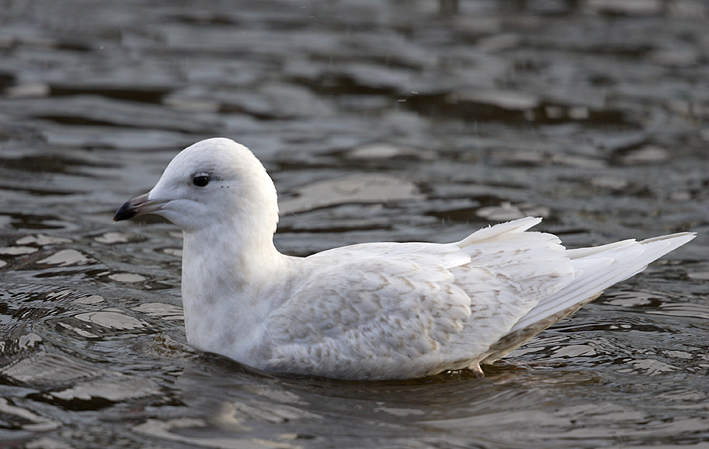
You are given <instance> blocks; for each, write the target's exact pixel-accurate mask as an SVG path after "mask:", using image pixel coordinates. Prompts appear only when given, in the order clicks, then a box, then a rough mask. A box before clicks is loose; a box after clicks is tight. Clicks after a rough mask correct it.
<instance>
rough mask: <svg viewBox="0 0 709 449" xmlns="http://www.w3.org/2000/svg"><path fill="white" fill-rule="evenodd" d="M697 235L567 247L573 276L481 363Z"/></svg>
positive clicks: (689, 234) (676, 235)
mask: <svg viewBox="0 0 709 449" xmlns="http://www.w3.org/2000/svg"><path fill="white" fill-rule="evenodd" d="M694 237H696V234H695V233H693V232H683V233H680V234H672V235H665V236H662V237H655V238H651V239H647V240H643V241H642V242H637V241H635V240H623V241H621V242H616V243H611V244H608V245H603V246H597V247H592V248H580V249H572V250H568V251H567V254H568V256H569V258H570V259H571V263H572V265H573V267H574V269H575V270H576V271H577V274H576V278H575V279H574V280H573V281H572V282H571V283H570V284H569V285H567V286H566V287H564V288H563V289H561V290H560V291H559V292H557V293H556V294H554V295H552V296H550V297H548V298H546V299H543V300H542V301H540V302H539V304H537V305H536V306H535V307H534V308H533V309H532V310H530V311H529V312H528V313H527V314H526V315H525V316H523V317H522V318H521V319H520V320H519V321H518V322H517V323H516V324H515V325H514V326H513V327H512V329H511V330H510V332H509V333H508V334H507V335H506V336H504V337H502V339H500V340H499V341H498V342H497V343H495V344H494V345H493V346H492V347H491V348H490V354H489V355H488V356H487V358H485V359H484V360H483V361H482V362H481V363H486V364H489V363H492V362H494V361H495V360H498V359H499V358H501V357H504V356H505V355H507V354H509V353H510V352H512V351H513V350H514V349H516V348H517V347H519V346H521V345H523V344H524V343H526V342H527V341H529V340H530V339H531V338H532V337H533V336H535V335H536V334H538V333H539V332H541V331H543V330H544V329H546V328H547V327H549V326H551V325H552V324H554V323H556V322H557V321H559V320H561V319H563V318H565V317H567V316H569V315H571V314H572V313H574V312H576V311H577V310H578V309H580V308H581V307H583V306H584V305H586V304H588V303H589V302H591V301H593V300H594V299H596V298H597V297H598V296H599V295H600V294H601V293H603V290H605V289H606V288H608V287H610V286H611V285H613V284H615V283H617V282H620V281H622V280H625V279H627V278H629V277H631V276H633V275H635V274H637V273H639V272H641V271H643V270H644V269H645V268H647V266H648V264H649V263H651V262H653V261H654V260H657V259H659V258H660V257H662V256H664V255H665V254H667V253H669V252H670V251H673V250H675V249H677V248H679V247H680V246H682V245H684V244H685V243H687V242H689V241H690V240H692V239H693V238H694Z"/></svg>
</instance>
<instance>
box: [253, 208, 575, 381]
mask: <svg viewBox="0 0 709 449" xmlns="http://www.w3.org/2000/svg"><path fill="white" fill-rule="evenodd" d="M521 221H524V220H521ZM513 223H514V222H513ZM533 224H534V223H530V220H527V221H524V222H523V223H517V224H516V225H510V224H509V223H506V224H503V225H498V226H493V227H490V228H486V229H483V230H481V231H478V233H476V234H478V237H479V238H476V239H471V238H470V237H469V238H468V239H466V240H464V241H463V242H459V243H456V244H444V245H441V244H426V243H400V244H396V243H377V244H363V245H355V246H350V247H344V248H337V249H334V250H330V251H325V252H323V253H319V254H316V255H314V256H311V257H309V258H307V259H305V261H304V262H305V263H304V265H303V267H302V268H303V270H302V271H301V273H304V274H303V276H304V277H305V278H304V279H300V280H299V281H298V284H297V285H298V286H297V287H293V289H292V292H291V295H290V298H289V299H288V300H287V301H286V302H285V303H284V304H283V305H282V306H281V307H280V308H278V309H277V310H276V311H275V312H274V313H273V314H272V315H271V316H270V317H269V319H268V321H267V323H266V327H267V329H268V333H269V335H270V337H271V344H272V358H271V360H270V361H269V362H268V363H267V365H268V368H269V369H273V370H277V371H290V372H298V371H301V372H307V373H312V374H321V375H325V376H335V377H341V378H359V379H363V378H372V379H375V378H397V377H398V378H403V377H417V376H424V375H427V374H433V373H437V372H440V371H442V370H445V369H460V368H466V367H469V366H477V362H478V361H479V358H480V357H483V356H484V355H486V354H487V351H488V350H489V348H490V346H491V345H493V344H494V343H495V342H496V341H497V340H499V339H500V338H501V337H502V336H504V335H505V334H507V333H509V331H510V329H511V328H512V326H514V324H515V323H516V322H517V321H518V320H519V319H520V318H521V317H523V316H524V315H525V314H527V313H528V312H529V311H530V310H531V309H532V308H533V307H534V306H535V305H536V304H537V303H539V302H540V301H541V300H542V299H544V298H546V297H549V296H550V295H553V294H555V293H556V292H558V291H559V290H560V289H561V288H563V287H564V286H565V285H567V284H568V283H569V282H571V281H572V279H573V277H574V270H573V267H572V266H571V264H570V261H569V259H568V257H566V255H565V250H564V248H563V247H562V246H561V245H560V244H559V241H558V238H556V237H555V236H552V235H550V234H542V233H530V232H524V231H525V230H526V229H527V228H528V227H530V226H532V225H533ZM471 237H472V236H471ZM305 273H309V274H305ZM293 285H295V284H293ZM316 317H317V318H316Z"/></svg>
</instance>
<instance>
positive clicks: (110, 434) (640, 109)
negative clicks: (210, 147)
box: [0, 0, 709, 448]
mask: <svg viewBox="0 0 709 449" xmlns="http://www.w3.org/2000/svg"><path fill="white" fill-rule="evenodd" d="M2 8H3V11H2V14H0V24H1V25H0V55H1V57H0V175H1V176H0V446H3V447H8V446H9V447H13V446H18V447H25V448H69V447H106V448H114V447H145V448H154V447H226V448H252V447H253V448H260V447H268V448H274V447H275V448H290V447H303V448H310V447H315V448H320V447H390V448H395V447H397V448H398V447H406V448H419V447H421V448H423V447H426V448H428V447H437V448H453V447H465V448H471V447H481V448H508V447H509V448H511V447H539V448H551V447H588V448H591V447H593V448H596V447H626V448H638V447H649V446H653V447H673V446H675V445H677V446H679V445H683V446H690V447H697V448H699V447H701V448H704V447H707V444H708V443H707V442H708V441H709V430H707V429H709V400H708V399H709V398H708V396H709V382H707V374H708V373H709V350H708V349H709V343H708V341H709V340H708V339H707V331H708V330H709V324H708V319H709V284H707V282H709V262H708V261H707V254H708V250H709V240H708V239H707V231H709V225H708V222H709V150H708V147H709V81H708V80H709V64H708V63H707V62H708V61H709V27H707V26H706V23H707V19H709V4H707V3H706V2H703V1H694V0H673V1H659V0H635V1H632V2H610V1H603V0H588V1H586V2H572V1H568V2H565V1H561V0H558V1H554V0H547V1H528V2H513V1H492V0H487V1H485V0H478V1H473V0H471V1H466V2H460V4H458V5H457V6H456V4H455V2H450V1H441V2H438V3H436V2H433V1H414V0H411V1H389V2H381V1H364V2H351V1H350V2H348V1H332V2H286V1H261V2H209V3H207V2H196V1H182V2H168V1H162V2H161V1H151V2H146V1H137V0H136V1H120V2H80V1H78V0H67V1H63V2H48V1H40V0H37V1H34V0H29V1H24V2H22V1H18V2H13V1H9V2H5V3H4V4H3V6H2ZM215 135H221V136H228V137H232V138H234V139H236V140H238V141H240V142H242V143H244V144H246V145H248V146H249V147H251V148H252V149H253V150H254V152H255V153H256V154H257V156H258V157H259V158H260V159H261V160H262V161H263V162H264V163H265V165H266V167H267V168H268V169H269V171H270V172H271V174H272V176H273V177H274V179H275V181H276V184H277V187H278V190H279V192H280V195H281V206H282V211H283V214H282V218H281V223H280V226H279V234H278V236H277V245H278V247H279V248H280V249H281V250H282V251H284V252H286V253H289V254H294V255H307V254H310V253H313V252H316V251H320V250H323V249H327V248H331V247H334V246H339V245H343V244H349V243H356V242H365V241H376V240H397V241H407V240H424V241H451V240H454V239H460V238H462V237H463V236H465V235H466V234H467V233H469V232H470V231H471V230H473V229H476V228H478V227H481V226H485V225H487V224H489V223H491V222H496V221H502V220H507V219H510V218H516V217H519V216H523V215H526V214H530V215H539V216H544V217H545V218H546V220H545V222H544V223H543V225H542V227H541V228H542V229H544V230H548V231H551V232H554V233H557V234H559V235H560V236H561V237H562V239H563V240H564V241H565V242H566V243H568V244H569V246H571V247H573V246H580V245H591V244H597V243H602V242H608V241H611V240H617V239H622V238H630V237H650V236H653V235H657V234H662V233H669V232H675V231H684V230H695V231H698V232H699V237H698V238H697V239H696V240H695V241H693V242H692V243H691V244H689V245H687V246H686V247H684V248H682V249H680V250H678V251H676V252H675V253H673V254H671V255H669V256H667V257H665V258H664V259H663V260H662V261H660V262H658V263H655V264H653V265H652V266H651V267H650V268H649V269H648V270H647V271H645V272H644V273H643V274H641V275H639V276H636V277H635V278H633V279H631V280H629V281H626V282H624V283H622V284H619V285H617V286H615V287H613V288H611V289H610V290H608V291H607V293H606V294H605V295H604V296H602V297H601V298H600V299H598V300H597V301H595V302H594V303H592V304H590V305H588V306H587V307H585V308H584V309H582V310H581V311H580V312H578V313H577V314H576V315H574V316H573V317H571V318H570V319H567V320H565V321H563V322H561V323H559V324H558V325H556V326H554V327H553V328H551V329H549V330H547V331H545V332H544V333H542V334H541V335H540V336H539V337H538V338H536V339H535V340H533V341H531V342H530V343H529V344H527V345H526V346H524V347H522V348H521V349H519V350H518V351H516V352H514V353H513V354H512V355H511V356H509V357H508V358H506V359H505V360H503V361H502V362H501V363H498V364H497V365H496V366H494V367H491V368H490V369H488V370H487V376H486V378H485V379H482V380H479V379H476V378H474V376H472V375H470V374H468V373H446V374H441V375H439V376H436V377H433V378H426V379H419V380H412V381H399V382H377V383H373V382H372V383H361V382H340V381H333V380H327V379H314V378H307V377H305V378H301V377H282V376H272V375H265V374H263V373H257V372H253V371H251V370H249V369H248V368H246V367H242V366H239V365H237V364H235V363H233V362H231V361H229V360H226V359H223V358H220V357H217V356H213V355H209V354H203V353H198V352H196V351H194V350H192V349H190V348H189V347H188V346H186V345H185V338H184V330H183V322H182V314H181V307H180V297H179V282H180V247H181V237H180V234H179V233H178V232H177V230H176V229H175V228H174V227H172V226H171V225H169V224H166V223H163V222H161V221H159V220H150V221H147V220H146V221H143V222H142V223H138V224H135V223H128V224H124V223H120V224H118V225H115V224H113V223H112V222H111V218H112V214H113V212H114V211H115V209H116V208H117V207H118V206H119V205H120V204H121V203H122V202H123V201H125V200H127V199H129V198H131V197H133V196H135V195H137V194H140V193H143V192H145V191H147V190H148V189H149V188H150V187H152V185H153V184H154V183H155V181H156V180H157V179H158V177H159V175H160V173H161V171H162V169H163V168H164V167H165V165H166V164H167V163H168V162H169V160H170V159H171V158H172V157H173V156H174V155H175V154H176V152H177V151H178V150H179V149H181V148H183V147H184V146H186V145H189V144H191V143H193V142H195V141H197V140H200V139H202V138H205V137H210V136H215ZM657 445H659V446H657Z"/></svg>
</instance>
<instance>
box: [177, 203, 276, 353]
mask: <svg viewBox="0 0 709 449" xmlns="http://www.w3.org/2000/svg"><path fill="white" fill-rule="evenodd" d="M258 215H261V216H260V217H259V216H258ZM263 215H266V214H265V213H264V211H261V213H259V214H257V216H254V215H251V216H249V218H248V220H237V221H235V222H234V223H229V224H228V225H226V226H225V225H224V224H223V223H222V225H221V226H211V227H206V228H202V229H200V230H198V231H194V232H184V245H183V256H182V257H183V259H182V302H183V307H184V314H185V330H186V333H187V341H188V342H189V343H190V344H192V345H193V346H196V347H198V348H200V349H203V350H206V351H210V352H217V353H221V354H224V355H227V356H229V357H232V358H234V359H236V360H243V359H244V358H245V357H252V356H253V355H252V354H250V352H253V351H254V350H255V349H254V348H257V347H259V346H260V345H263V344H264V342H265V341H266V340H267V339H266V338H265V337H266V336H264V335H262V333H263V329H264V328H263V327H262V324H263V323H264V321H265V319H266V318H267V316H268V314H269V312H270V311H271V310H273V308H274V307H275V306H276V304H277V303H279V302H281V301H282V300H283V298H279V297H274V295H273V294H272V289H273V287H274V286H275V285H277V284H278V282H277V279H282V278H286V277H287V276H286V275H285V274H286V272H287V265H288V263H289V258H288V257H287V256H284V255H282V254H281V253H279V252H278V250H277V249H276V248H275V246H274V245H273V233H274V231H275V227H276V224H275V222H274V219H273V217H267V216H263ZM269 222H270V224H271V225H270V226H269Z"/></svg>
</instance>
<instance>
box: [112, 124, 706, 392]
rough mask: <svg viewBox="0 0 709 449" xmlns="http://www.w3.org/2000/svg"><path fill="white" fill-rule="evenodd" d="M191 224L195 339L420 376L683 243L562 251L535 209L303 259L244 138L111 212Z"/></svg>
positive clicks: (452, 365)
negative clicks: (499, 220) (445, 233)
mask: <svg viewBox="0 0 709 449" xmlns="http://www.w3.org/2000/svg"><path fill="white" fill-rule="evenodd" d="M143 213H155V214H159V215H162V216H164V217H165V218H167V219H169V220H170V221H172V222H173V223H175V224H176V225H177V226H179V227H181V228H182V229H183V230H184V251H183V254H184V255H183V272H182V300H183V305H184V311H185V327H186V332H187V340H188V342H189V343H190V344H192V345H194V346H196V347H198V348H200V349H203V350H206V351H211V352H215V353H219V354H223V355H226V356H228V357H231V358H233V359H235V360H237V361H239V362H242V363H245V364H247V365H250V366H253V367H256V368H260V369H264V370H270V371H278V372H291V373H301V374H316V375H322V376H329V377H338V378H348V379H393V378H412V377H420V376H426V375H430V374H435V373H438V372H441V371H444V370H450V369H463V368H470V369H473V370H475V371H476V372H477V373H479V374H482V371H481V370H480V364H486V363H492V362H494V361H495V360H497V359H499V358H500V357H503V356H504V355H506V354H508V353H509V352H510V351H512V350H513V349H514V348H516V347H518V346H520V345H521V344H523V343H524V342H526V341H527V340H529V339H530V338H531V337H532V336H534V335H535V334H537V333H538V332H540V331H542V330H543V329H545V328H546V327H548V326H550V325H551V324H553V323H555V322H556V321H558V320H559V319H561V318H563V317H565V316H568V315H569V314H571V313H573V312H575V311H576V310H578V308H580V307H581V306H583V305H584V304H586V303H588V302H590V301H591V300H593V299H594V298H595V297H597V296H598V295H599V294H600V293H601V292H602V291H603V290H604V289H605V288H607V287H609V286H610V285H613V284H614V283H616V282H619V281H621V280H623V279H626V278H628V277H630V276H632V275H633V274H635V273H637V272H639V271H641V270H643V269H644V268H645V267H646V266H647V264H648V263H650V262H652V261H653V260H655V259H657V258H659V257H660V256H662V255H663V254H666V253H668V252H669V251H672V250H673V249H675V248H677V247H679V246H681V245H683V244H685V243H687V242H688V241H690V240H691V239H692V238H694V234H691V233H683V234H675V235H671V236H665V237H658V238H655V239H650V240H645V241H643V242H635V241H634V240H626V241H623V242H617V243H613V244H610V245H605V246H601V247H596V248H585V249H577V250H566V249H565V248H564V247H563V246H562V245H561V242H560V241H559V239H558V238H557V237H556V236H554V235H551V234H546V233H538V232H526V231H527V230H528V229H529V228H531V227H532V226H534V225H535V224H537V223H539V222H540V221H541V220H540V219H538V218H531V217H529V218H523V219H520V220H515V221H512V222H509V223H504V224H500V225H496V226H492V227H488V228H485V229H481V230H479V231H477V232H475V233H474V234H472V235H470V236H469V237H467V238H465V239H464V240H462V241H460V242H457V243H449V244H433V243H369V244H361V245H354V246H348V247H342V248H336V249H332V250H329V251H323V252H321V253H318V254H314V255H312V256H310V257H306V258H296V257H289V256H285V255H282V254H280V253H279V252H278V251H277V250H276V248H275V247H274V246H273V234H274V232H275V230H276V223H277V221H278V206H277V199H276V191H275V188H274V186H273V182H272V181H271V179H270V178H269V177H268V175H267V174H266V171H265V170H264V168H263V166H262V165H261V164H260V162H259V161H258V160H257V159H256V158H255V157H254V156H253V154H252V153H251V152H250V151H249V150H248V149H247V148H246V147H244V146H242V145H239V144H237V143H235V142H233V141H231V140H229V139H222V138H216V139H208V140H204V141H202V142H199V143H196V144H194V145H192V146H191V147H189V148H187V149H185V150H184V151H183V152H181V153H180V154H179V155H177V156H176V157H175V159H173V161H172V162H171V163H170V165H169V166H168V167H167V169H166V170H165V173H164V174H163V176H162V177H161V178H160V181H159V182H158V183H157V185H156V186H155V187H154V188H153V189H152V190H151V191H150V193H148V194H146V195H143V196H140V197H137V198H135V199H133V200H131V201H129V202H127V203H126V204H124V205H123V206H122V207H121V208H120V209H119V210H118V212H117V213H116V220H122V219H126V218H131V217H132V216H134V215H138V214H143Z"/></svg>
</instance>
